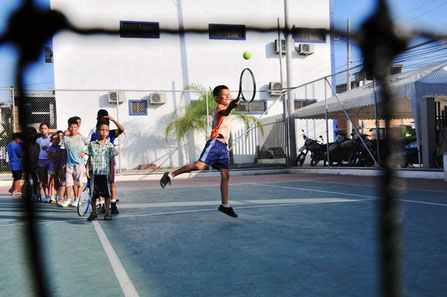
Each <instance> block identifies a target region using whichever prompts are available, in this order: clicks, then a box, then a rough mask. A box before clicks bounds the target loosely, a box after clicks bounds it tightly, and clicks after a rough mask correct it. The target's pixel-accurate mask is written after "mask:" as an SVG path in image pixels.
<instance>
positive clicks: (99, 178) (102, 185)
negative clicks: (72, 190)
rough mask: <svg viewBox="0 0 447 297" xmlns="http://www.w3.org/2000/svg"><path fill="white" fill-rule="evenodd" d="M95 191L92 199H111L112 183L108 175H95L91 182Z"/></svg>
mask: <svg viewBox="0 0 447 297" xmlns="http://www.w3.org/2000/svg"><path fill="white" fill-rule="evenodd" d="M90 183H91V184H90V187H91V189H93V194H92V199H96V198H99V197H104V198H110V182H109V176H107V175H94V176H93V177H92V179H91V181H90Z"/></svg>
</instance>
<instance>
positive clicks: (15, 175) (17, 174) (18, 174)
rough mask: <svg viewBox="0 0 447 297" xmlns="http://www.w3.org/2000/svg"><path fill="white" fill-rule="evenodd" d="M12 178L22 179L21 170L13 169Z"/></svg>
mask: <svg viewBox="0 0 447 297" xmlns="http://www.w3.org/2000/svg"><path fill="white" fill-rule="evenodd" d="M12 178H13V179H14V180H19V179H22V170H14V171H13V172H12Z"/></svg>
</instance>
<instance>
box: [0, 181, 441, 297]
mask: <svg viewBox="0 0 447 297" xmlns="http://www.w3.org/2000/svg"><path fill="white" fill-rule="evenodd" d="M401 186H402V188H401V194H400V196H399V199H400V200H399V201H400V204H401V207H402V215H401V222H402V232H401V245H402V248H401V251H402V270H403V272H402V280H403V283H404V295H405V296H415V297H421V296H437V297H438V296H443V295H445V292H447V220H446V212H447V183H445V182H443V181H440V180H417V179H411V180H406V181H402V183H401ZM117 189H118V197H119V198H120V202H119V203H118V207H119V209H120V212H121V213H120V214H119V215H116V216H114V217H113V220H112V221H110V222H106V221H103V220H102V216H100V217H99V218H100V219H99V220H98V221H96V222H94V223H89V222H87V220H86V217H83V218H81V217H79V216H78V215H77V214H76V211H75V209H74V208H59V207H56V206H54V205H51V204H40V203H36V208H37V215H38V217H39V221H38V229H39V230H40V234H41V239H42V244H43V247H44V251H45V253H44V259H43V260H44V263H45V264H46V269H47V273H48V277H47V279H48V285H49V286H50V289H51V291H52V292H53V295H54V296H76V297H79V296H175V297H177V296H317V297H321V296H325V297H327V296H337V297H340V296H362V297H368V296H380V290H379V279H380V259H379V255H378V244H379V243H378V242H377V238H378V236H377V234H378V231H377V227H378V224H379V223H378V220H377V218H378V215H377V211H378V198H377V196H378V191H377V187H376V178H373V177H353V176H329V175H312V174H277V175H257V176H241V177H232V178H231V180H230V203H232V205H233V207H234V209H235V211H236V212H237V214H238V215H239V218H236V219H235V218H231V217H229V216H226V215H224V214H222V213H220V212H218V211H217V207H218V205H219V201H220V192H219V178H214V177H213V178H208V177H206V178H203V177H202V178H193V179H178V180H174V182H173V184H172V185H171V186H168V187H167V188H166V189H161V188H160V186H159V184H158V181H156V180H154V181H132V182H119V183H118V184H117ZM7 190H8V188H7V187H2V188H1V191H0V197H1V198H0V241H1V244H0V259H1V261H0V262H1V264H2V265H1V266H2V269H1V272H0V289H1V292H2V293H1V295H2V296H32V292H33V285H32V283H31V281H30V276H29V274H28V271H29V270H30V267H29V265H28V264H29V263H28V260H27V259H26V258H25V257H24V245H25V244H24V237H23V236H24V235H23V229H24V226H25V223H24V220H23V217H22V215H21V212H20V205H21V204H20V203H21V201H20V199H17V198H15V199H13V198H11V197H10V196H9V194H7ZM442 292H444V293H442Z"/></svg>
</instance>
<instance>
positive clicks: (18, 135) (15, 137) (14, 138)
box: [12, 133, 22, 140]
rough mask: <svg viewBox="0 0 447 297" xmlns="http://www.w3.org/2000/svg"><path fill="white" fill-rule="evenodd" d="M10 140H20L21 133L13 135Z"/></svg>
mask: <svg viewBox="0 0 447 297" xmlns="http://www.w3.org/2000/svg"><path fill="white" fill-rule="evenodd" d="M12 139H13V140H17V139H22V133H13V134H12Z"/></svg>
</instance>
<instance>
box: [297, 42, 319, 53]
mask: <svg viewBox="0 0 447 297" xmlns="http://www.w3.org/2000/svg"><path fill="white" fill-rule="evenodd" d="M295 49H296V51H297V52H298V54H300V55H303V56H308V55H312V54H313V53H314V52H315V45H314V44H311V43H301V44H299V45H298V46H295Z"/></svg>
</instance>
